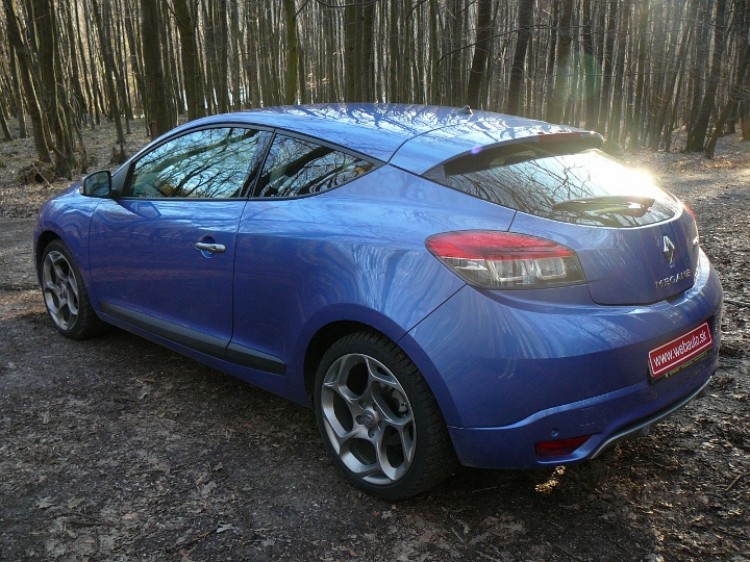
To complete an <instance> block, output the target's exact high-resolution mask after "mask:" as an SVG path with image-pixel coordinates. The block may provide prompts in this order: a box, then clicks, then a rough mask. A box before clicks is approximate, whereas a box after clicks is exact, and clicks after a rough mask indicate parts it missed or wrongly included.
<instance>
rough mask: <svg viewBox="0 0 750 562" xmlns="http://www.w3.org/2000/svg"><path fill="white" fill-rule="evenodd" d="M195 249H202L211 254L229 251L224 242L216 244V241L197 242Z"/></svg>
mask: <svg viewBox="0 0 750 562" xmlns="http://www.w3.org/2000/svg"><path fill="white" fill-rule="evenodd" d="M195 249H196V250H200V251H201V252H209V253H211V254H223V253H224V252H226V251H227V248H226V246H224V244H216V243H214V242H197V243H196V244H195Z"/></svg>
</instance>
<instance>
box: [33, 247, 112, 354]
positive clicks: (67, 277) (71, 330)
mask: <svg viewBox="0 0 750 562" xmlns="http://www.w3.org/2000/svg"><path fill="white" fill-rule="evenodd" d="M41 277H42V293H43V295H44V304H45V305H46V307H47V313H48V314H49V317H50V318H51V319H52V323H53V324H54V325H55V328H57V331H58V332H60V333H61V334H62V335H64V336H66V337H69V338H72V339H84V338H88V337H91V336H93V335H95V334H97V333H99V332H100V331H101V330H102V328H103V326H104V324H103V323H102V321H101V320H99V318H98V317H97V316H96V313H95V312H94V310H93V309H92V308H91V304H90V302H89V297H88V293H87V291H86V287H85V285H84V284H83V279H82V278H81V274H80V272H79V270H78V266H77V265H76V262H75V259H74V258H73V255H72V254H71V253H70V250H68V248H67V247H66V246H65V244H63V243H62V242H61V241H60V240H53V241H52V242H50V243H49V244H47V246H46V247H45V248H44V252H43V254H42V275H41Z"/></svg>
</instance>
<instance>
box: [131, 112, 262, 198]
mask: <svg viewBox="0 0 750 562" xmlns="http://www.w3.org/2000/svg"><path fill="white" fill-rule="evenodd" d="M270 138H271V133H270V132H267V131H257V130H253V129H244V128H239V127H224V128H217V129H202V130H199V131H193V132H191V133H187V134H185V135H182V136H180V137H178V138H176V139H173V140H170V141H168V142H166V143H164V144H162V145H160V146H158V147H157V148H155V149H154V150H152V151H151V152H149V153H148V154H146V155H144V156H143V157H142V158H140V159H139V160H138V161H137V162H136V163H135V164H134V169H133V175H132V177H131V180H130V186H129V189H128V191H127V195H128V196H130V197H143V198H147V199H158V198H165V197H171V198H193V199H227V198H231V197H239V196H240V195H242V191H243V188H244V186H245V184H246V182H247V181H248V175H249V174H250V171H251V170H252V168H253V167H254V166H256V165H257V163H258V159H259V158H260V157H261V156H262V155H263V149H264V148H265V146H266V145H267V143H268V141H269V140H270Z"/></svg>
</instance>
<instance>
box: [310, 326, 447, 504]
mask: <svg viewBox="0 0 750 562" xmlns="http://www.w3.org/2000/svg"><path fill="white" fill-rule="evenodd" d="M314 403H315V417H316V420H317V422H318V427H319V429H320V432H321V435H322V437H323V440H324V442H325V444H326V448H327V449H328V452H329V454H330V455H331V457H332V458H333V461H334V463H335V464H336V465H338V467H339V468H340V469H341V470H342V471H343V473H344V475H345V476H346V477H347V479H348V480H349V481H350V482H352V483H353V484H354V485H355V486H357V487H358V488H360V489H362V490H364V491H366V492H368V493H370V494H372V495H375V496H378V497H381V498H383V499H388V500H397V499H405V498H408V497H411V496H414V495H416V494H419V493H420V492H423V491H425V490H427V489H428V488H431V487H432V486H435V485H436V484H438V483H439V482H441V481H442V480H444V479H445V478H446V477H447V476H448V475H449V474H450V472H451V471H452V469H453V466H454V464H455V460H454V459H455V456H454V454H453V449H452V446H451V443H450V438H449V436H448V432H447V430H446V428H445V423H444V422H443V419H442V416H441V414H440V410H439V409H438V406H437V403H436V402H435V398H434V396H433V395H432V392H431V391H430V389H429V388H428V386H427V383H426V382H425V380H424V378H423V377H422V375H421V374H420V373H419V371H418V370H417V368H416V367H415V366H414V364H413V363H412V362H411V361H410V360H409V358H408V357H407V356H406V354H405V353H404V352H403V351H402V350H401V349H400V348H399V347H398V346H396V345H395V344H394V343H393V342H391V341H390V340H389V339H387V338H386V337H385V336H382V335H380V334H377V333H374V332H357V333H354V334H350V335H348V336H346V337H344V338H342V339H341V340H339V341H338V342H336V343H335V344H333V346H331V348H330V349H329V350H328V351H327V352H326V354H325V355H324V356H323V360H322V361H321V363H320V366H319V368H318V373H317V376H316V381H315V396H314Z"/></svg>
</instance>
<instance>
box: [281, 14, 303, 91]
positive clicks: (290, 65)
mask: <svg viewBox="0 0 750 562" xmlns="http://www.w3.org/2000/svg"><path fill="white" fill-rule="evenodd" d="M295 4H296V2H295V0H284V19H285V23H286V46H287V61H286V85H285V86H286V87H285V90H286V94H285V96H284V98H285V103H287V104H294V103H297V98H298V97H299V82H298V80H299V58H300V57H299V39H298V37H297V6H296V5H295Z"/></svg>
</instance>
